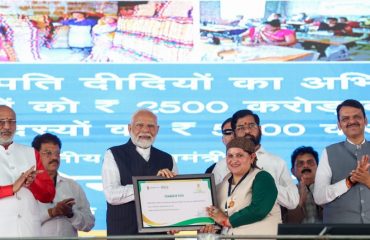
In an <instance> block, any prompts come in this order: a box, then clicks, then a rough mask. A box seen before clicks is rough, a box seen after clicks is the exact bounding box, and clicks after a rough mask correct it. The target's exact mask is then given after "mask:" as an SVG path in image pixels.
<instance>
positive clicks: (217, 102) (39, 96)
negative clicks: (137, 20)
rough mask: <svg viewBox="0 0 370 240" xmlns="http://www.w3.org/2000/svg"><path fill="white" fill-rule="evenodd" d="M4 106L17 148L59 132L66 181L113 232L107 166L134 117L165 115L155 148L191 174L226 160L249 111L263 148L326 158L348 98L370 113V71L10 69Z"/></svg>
mask: <svg viewBox="0 0 370 240" xmlns="http://www.w3.org/2000/svg"><path fill="white" fill-rule="evenodd" d="M0 72H1V74H0V104H7V105H9V106H11V107H13V108H14V109H15V111H16V113H17V134H16V139H15V140H16V141H17V142H20V143H24V144H27V145H30V144H31V141H32V139H33V138H34V137H35V135H37V134H42V133H44V132H50V133H53V134H56V135H58V136H59V137H60V138H61V140H62V142H63V148H62V158H61V159H62V163H61V167H60V172H61V174H63V175H65V176H67V177H71V178H73V179H75V180H77V181H78V182H79V183H80V185H81V186H82V187H83V188H84V190H85V192H86V194H87V197H88V199H89V201H90V203H91V207H92V209H93V211H94V213H95V216H96V226H95V228H94V229H95V230H105V228H106V226H105V213H106V203H105V199H104V195H103V193H102V184H101V166H102V161H103V154H104V152H105V151H106V149H107V148H109V147H111V146H114V145H119V144H122V143H125V142H126V141H127V140H128V139H129V133H128V127H127V125H128V124H129V123H130V120H131V115H132V113H133V112H135V111H136V110H137V109H139V108H149V109H151V110H152V111H153V112H155V113H156V114H157V115H158V122H159V125H160V130H159V134H158V137H157V139H156V142H155V146H156V147H158V148H160V149H162V150H164V151H167V152H169V153H171V154H172V155H173V157H174V158H175V160H176V161H177V164H178V167H179V171H180V173H182V174H187V173H203V172H204V170H205V169H206V168H207V167H208V166H210V165H211V164H212V163H214V162H217V161H218V160H220V159H222V158H224V155H225V147H224V145H223V143H222V142H221V131H220V127H221V123H222V122H223V121H224V120H225V119H226V118H228V117H230V116H231V115H232V114H233V113H234V112H235V111H237V110H240V109H246V108H248V109H251V110H253V111H255V112H256V113H257V114H258V115H259V116H260V118H261V125H262V130H263V136H262V144H263V146H264V147H265V148H266V149H267V150H268V151H271V152H273V153H275V154H277V155H279V156H281V157H282V158H284V159H285V160H286V162H287V165H288V167H289V168H290V154H291V152H292V151H293V150H294V149H295V148H296V147H298V146H301V145H310V146H313V147H314V148H315V149H316V150H317V151H319V152H321V151H322V149H323V147H325V146H326V145H328V144H330V143H333V142H336V141H340V140H342V139H344V136H343V135H342V133H341V132H340V131H339V130H338V129H337V125H336V123H337V122H336V111H335V109H336V106H337V105H338V104H339V103H340V102H341V101H343V100H344V99H347V98H354V99H357V100H360V101H361V102H362V103H363V104H364V106H365V109H366V111H367V114H369V111H370V97H369V90H370V64H368V63H361V62H357V63H348V62H346V63H284V64H279V63H273V64H271V63H249V64H127V65H124V64H117V65H116V64H70V65H69V64H43V65H39V64H2V65H0ZM369 132H370V126H368V127H367V129H366V136H368V135H369Z"/></svg>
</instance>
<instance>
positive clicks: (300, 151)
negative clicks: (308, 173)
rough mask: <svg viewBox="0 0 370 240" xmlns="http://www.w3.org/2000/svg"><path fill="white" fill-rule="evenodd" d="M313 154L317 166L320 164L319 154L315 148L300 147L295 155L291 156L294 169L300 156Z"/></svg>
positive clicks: (294, 152) (295, 151)
mask: <svg viewBox="0 0 370 240" xmlns="http://www.w3.org/2000/svg"><path fill="white" fill-rule="evenodd" d="M306 153H307V154H311V155H312V156H313V157H314V159H315V161H316V164H319V154H317V152H316V151H315V150H314V149H313V147H310V146H301V147H298V148H296V149H295V150H294V151H293V153H292V156H291V158H290V159H291V162H292V168H293V167H294V165H295V161H296V159H297V157H298V156H299V155H302V154H306Z"/></svg>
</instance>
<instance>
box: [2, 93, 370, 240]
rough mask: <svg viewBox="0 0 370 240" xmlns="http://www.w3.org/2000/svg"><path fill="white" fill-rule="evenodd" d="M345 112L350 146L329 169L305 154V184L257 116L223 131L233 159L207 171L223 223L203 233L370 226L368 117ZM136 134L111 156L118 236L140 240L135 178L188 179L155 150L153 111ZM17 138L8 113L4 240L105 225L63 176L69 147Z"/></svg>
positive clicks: (112, 214)
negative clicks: (267, 139)
mask: <svg viewBox="0 0 370 240" xmlns="http://www.w3.org/2000/svg"><path fill="white" fill-rule="evenodd" d="M336 111H337V124H338V128H339V129H340V130H342V131H343V133H344V135H345V137H346V139H345V140H344V141H341V142H339V143H334V144H332V145H330V146H327V147H326V148H325V149H324V150H323V152H322V154H321V159H320V161H319V157H318V153H317V152H316V151H315V150H314V149H313V148H312V147H311V146H301V147H298V148H297V149H295V150H294V151H293V152H292V155H291V165H292V166H291V173H292V174H293V175H294V176H295V177H296V178H297V180H298V183H297V184H295V183H294V182H293V179H292V177H291V174H290V172H289V170H288V167H287V165H286V163H285V162H284V161H283V160H282V159H281V158H279V157H278V156H276V155H274V154H272V153H270V152H268V151H267V150H266V149H264V148H263V147H262V144H261V140H262V130H261V123H260V118H259V116H258V115H257V114H256V113H254V112H252V111H250V110H247V109H243V110H239V111H237V112H235V113H234V114H233V115H232V117H231V118H228V119H226V120H225V121H224V122H223V124H222V126H221V128H222V141H223V143H224V144H225V146H226V151H225V152H226V158H225V159H223V160H221V161H219V162H217V164H215V166H211V167H210V168H209V169H207V172H212V173H213V174H214V177H215V180H216V184H217V186H216V193H217V203H218V204H217V205H215V206H209V207H207V208H206V209H205V211H206V213H207V214H208V216H209V217H210V218H212V219H213V220H214V222H215V224H214V225H205V226H203V227H201V228H200V229H199V232H200V233H221V234H228V235H230V234H232V235H276V234H277V229H278V224H280V223H357V224H364V223H370V205H369V204H367V203H368V201H369V199H370V172H369V167H370V163H369V155H370V144H369V142H368V141H367V140H366V138H365V128H366V126H367V124H368V120H367V117H366V113H365V109H364V107H363V105H362V104H361V103H360V102H359V101H357V100H353V99H347V100H345V101H343V102H342V103H340V104H339V105H338V106H337V109H336ZM128 130H129V133H130V139H129V140H128V142H126V143H124V144H122V145H119V146H113V147H110V148H109V149H108V150H107V151H106V153H105V155H104V162H103V167H102V179H103V192H104V195H105V198H106V201H107V214H106V220H107V234H108V236H116V235H137V234H140V233H139V231H138V226H137V213H136V208H135V203H134V200H135V197H134V185H133V181H132V177H133V176H161V177H164V178H173V177H174V176H176V175H178V174H179V170H178V168H177V165H176V162H175V161H174V158H173V157H172V156H171V155H170V154H169V153H167V152H164V151H162V150H160V149H158V148H155V147H154V146H153V144H154V141H155V139H156V136H157V134H158V132H159V125H158V119H157V116H156V115H155V114H154V113H153V112H151V111H150V110H147V109H140V110H138V111H137V112H135V113H134V114H133V115H132V118H131V121H130V123H129V125H128ZM15 131H16V114H15V112H14V110H13V109H12V108H10V107H8V106H4V105H2V106H0V173H1V174H0V209H1V210H2V217H0V221H1V223H2V224H1V225H0V235H1V236H2V237H4V236H5V237H36V236H59V237H76V236H77V231H89V230H91V229H92V228H93V226H94V221H95V219H94V216H93V214H92V213H91V211H90V206H89V202H88V200H87V198H86V196H85V193H84V192H83V190H82V189H81V187H80V186H79V185H78V184H77V183H76V182H75V181H73V180H71V179H68V178H64V177H62V176H60V175H59V173H58V168H59V166H60V150H61V146H62V144H61V141H60V139H59V138H58V137H57V136H55V135H53V134H50V133H45V134H42V135H38V136H36V137H35V138H34V140H33V142H32V147H28V146H25V145H21V144H17V143H15V142H14V141H13V137H14V134H15ZM9 226H10V227H9ZM216 226H218V227H216ZM219 228H221V230H218V229H219ZM219 231H220V232H219ZM175 232H176V231H171V233H172V234H173V233H175Z"/></svg>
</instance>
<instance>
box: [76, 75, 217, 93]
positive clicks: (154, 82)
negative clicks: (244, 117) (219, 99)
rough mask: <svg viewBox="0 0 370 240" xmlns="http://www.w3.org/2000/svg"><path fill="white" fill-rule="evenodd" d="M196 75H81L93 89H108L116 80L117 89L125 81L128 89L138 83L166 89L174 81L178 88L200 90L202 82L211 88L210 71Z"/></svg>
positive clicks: (121, 86) (81, 79) (208, 88)
mask: <svg viewBox="0 0 370 240" xmlns="http://www.w3.org/2000/svg"><path fill="white" fill-rule="evenodd" d="M193 76H194V77H185V78H181V77H165V78H164V77H160V76H157V75H155V74H150V73H130V74H129V75H128V77H127V78H121V77H119V76H118V75H116V74H114V73H108V72H103V73H96V74H95V77H93V78H88V77H81V78H79V80H80V81H83V82H84V83H83V84H84V86H85V87H87V88H91V89H99V90H102V91H108V90H109V85H108V82H110V81H113V82H114V89H115V90H122V89H123V82H124V81H125V82H128V88H127V89H128V90H136V87H137V86H136V85H137V83H139V82H140V83H141V84H140V85H141V86H142V87H144V88H150V89H158V90H161V91H164V90H166V89H167V88H166V83H167V82H172V86H174V87H177V88H183V89H184V88H188V89H191V90H198V89H199V88H200V84H201V83H203V85H202V87H203V90H211V88H212V85H211V82H212V81H213V77H212V75H211V74H210V73H205V74H201V73H194V74H193Z"/></svg>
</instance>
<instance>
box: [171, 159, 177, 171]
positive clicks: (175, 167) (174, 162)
mask: <svg viewBox="0 0 370 240" xmlns="http://www.w3.org/2000/svg"><path fill="white" fill-rule="evenodd" d="M172 163H173V165H172V170H171V171H172V172H174V173H176V174H179V169H178V167H177V164H176V161H175V159H174V158H172Z"/></svg>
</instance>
